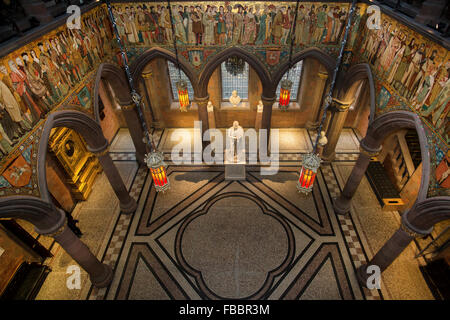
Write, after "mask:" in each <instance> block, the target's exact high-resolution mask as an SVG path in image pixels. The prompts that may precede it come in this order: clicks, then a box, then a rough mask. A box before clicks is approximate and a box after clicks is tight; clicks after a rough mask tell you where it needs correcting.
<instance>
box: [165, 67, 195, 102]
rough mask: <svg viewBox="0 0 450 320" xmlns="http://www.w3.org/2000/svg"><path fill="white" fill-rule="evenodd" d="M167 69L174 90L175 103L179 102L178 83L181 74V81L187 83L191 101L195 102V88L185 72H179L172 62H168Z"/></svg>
mask: <svg viewBox="0 0 450 320" xmlns="http://www.w3.org/2000/svg"><path fill="white" fill-rule="evenodd" d="M167 67H168V69H169V78H170V87H171V88H172V97H173V100H174V101H178V90H177V82H178V81H179V80H180V74H181V80H184V81H186V83H187V86H188V95H189V100H190V101H193V100H194V88H193V87H192V84H191V81H189V78H188V77H187V75H186V74H185V73H184V72H183V70H180V72H178V68H177V67H176V66H175V65H174V64H173V63H172V62H171V61H167Z"/></svg>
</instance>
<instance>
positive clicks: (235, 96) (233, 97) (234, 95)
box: [230, 90, 241, 107]
mask: <svg viewBox="0 0 450 320" xmlns="http://www.w3.org/2000/svg"><path fill="white" fill-rule="evenodd" d="M230 103H231V104H232V105H233V106H234V107H236V106H237V105H238V104H239V103H241V97H239V96H238V94H237V91H236V90H233V92H232V93H231V96H230Z"/></svg>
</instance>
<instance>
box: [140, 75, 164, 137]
mask: <svg viewBox="0 0 450 320" xmlns="http://www.w3.org/2000/svg"><path fill="white" fill-rule="evenodd" d="M141 76H142V79H143V83H144V86H143V87H144V90H145V92H144V93H145V98H146V100H147V103H148V104H149V106H150V112H151V114H152V120H153V127H155V128H157V129H162V128H164V124H163V122H162V121H161V119H162V115H161V111H160V110H159V108H155V107H154V106H151V101H150V96H151V95H150V92H149V88H151V86H152V81H153V80H152V77H153V71H152V70H151V69H149V68H148V67H146V68H145V70H144V71H143V72H142V74H141Z"/></svg>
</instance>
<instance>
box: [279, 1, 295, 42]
mask: <svg viewBox="0 0 450 320" xmlns="http://www.w3.org/2000/svg"><path fill="white" fill-rule="evenodd" d="M281 12H282V14H283V23H282V37H281V42H282V43H283V44H285V45H286V44H288V38H289V34H290V32H291V27H292V25H293V23H292V19H293V17H292V16H291V12H292V10H291V7H288V8H287V9H286V7H282V8H281Z"/></svg>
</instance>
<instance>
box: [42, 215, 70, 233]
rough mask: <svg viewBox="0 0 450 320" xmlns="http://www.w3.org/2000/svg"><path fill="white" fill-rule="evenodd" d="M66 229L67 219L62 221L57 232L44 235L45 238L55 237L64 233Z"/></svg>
mask: <svg viewBox="0 0 450 320" xmlns="http://www.w3.org/2000/svg"><path fill="white" fill-rule="evenodd" d="M66 227H67V218H65V219H64V223H63V224H62V225H61V226H60V227H59V228H58V230H56V231H55V232H52V233H48V234H46V236H48V237H52V238H54V237H57V236H58V235H60V234H61V233H62V232H63V231H64V229H66Z"/></svg>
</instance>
